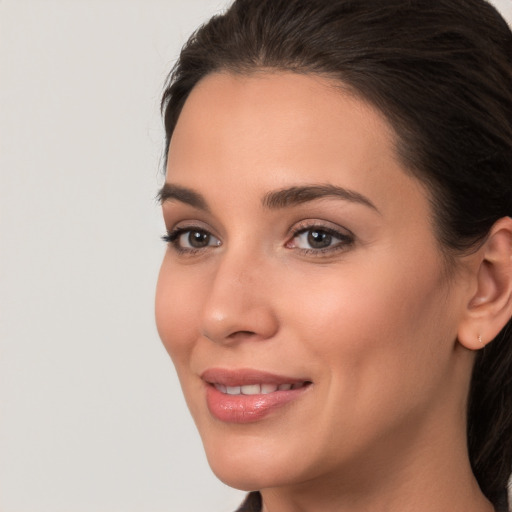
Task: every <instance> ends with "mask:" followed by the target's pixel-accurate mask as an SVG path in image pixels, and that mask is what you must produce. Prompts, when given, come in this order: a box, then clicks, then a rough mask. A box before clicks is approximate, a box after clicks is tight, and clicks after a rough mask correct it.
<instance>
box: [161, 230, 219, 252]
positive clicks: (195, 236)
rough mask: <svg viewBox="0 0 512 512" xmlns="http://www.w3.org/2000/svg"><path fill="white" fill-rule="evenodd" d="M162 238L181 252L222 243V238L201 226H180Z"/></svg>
mask: <svg viewBox="0 0 512 512" xmlns="http://www.w3.org/2000/svg"><path fill="white" fill-rule="evenodd" d="M162 238H163V240H164V241H165V242H168V243H169V244H171V246H172V247H174V248H175V249H176V250H177V251H179V252H187V251H195V250H199V249H205V248H207V247H216V246H219V245H221V242H220V240H219V239H218V238H216V237H215V236H213V235H212V234H211V233H210V232H209V231H206V230H204V229H199V228H178V229H176V230H175V231H173V232H171V233H169V234H168V235H166V236H164V237H162Z"/></svg>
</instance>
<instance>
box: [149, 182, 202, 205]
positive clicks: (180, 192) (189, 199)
mask: <svg viewBox="0 0 512 512" xmlns="http://www.w3.org/2000/svg"><path fill="white" fill-rule="evenodd" d="M157 199H158V201H160V204H163V203H165V202H166V201H180V202H181V203H185V204H188V205H190V206H193V207H194V208H198V209H199V210H204V211H207V212H208V211H210V208H209V207H208V204H207V202H206V199H205V198H204V197H203V196H202V195H201V194H199V192H195V191H194V190H192V189H190V188H187V187H181V186H179V185H171V184H170V183H165V184H164V186H163V187H162V188H161V189H160V191H159V192H158V194H157Z"/></svg>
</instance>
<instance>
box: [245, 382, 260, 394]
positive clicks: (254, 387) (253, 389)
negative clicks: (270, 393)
mask: <svg viewBox="0 0 512 512" xmlns="http://www.w3.org/2000/svg"><path fill="white" fill-rule="evenodd" d="M240 389H241V391H242V395H259V394H260V393H261V386H260V385H259V384H250V385H247V386H240Z"/></svg>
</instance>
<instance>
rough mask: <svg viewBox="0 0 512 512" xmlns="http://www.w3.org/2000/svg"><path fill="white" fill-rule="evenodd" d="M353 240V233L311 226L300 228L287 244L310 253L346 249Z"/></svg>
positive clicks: (291, 247)
mask: <svg viewBox="0 0 512 512" xmlns="http://www.w3.org/2000/svg"><path fill="white" fill-rule="evenodd" d="M353 242H354V237H353V235H352V234H348V233H341V232H339V231H337V230H334V229H332V228H328V227H325V226H310V227H300V228H298V229H297V230H296V231H295V233H294V234H293V238H292V239H291V240H290V242H288V243H287V244H286V246H287V247H288V248H290V249H300V250H303V251H306V252H307V253H308V254H309V253H318V252H321V253H324V252H327V251H335V250H341V249H346V248H347V246H349V245H351V244H352V243H353Z"/></svg>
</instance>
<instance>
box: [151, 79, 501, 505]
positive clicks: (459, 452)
mask: <svg viewBox="0 0 512 512" xmlns="http://www.w3.org/2000/svg"><path fill="white" fill-rule="evenodd" d="M166 183H168V184H170V185H174V186H176V185H177V186H180V187H186V188H187V189H190V190H192V191H194V192H195V193H197V194H200V195H201V196H202V198H203V202H204V204H197V201H195V202H194V201H190V200H189V198H186V197H185V198H184V197H183V196H181V197H179V198H176V197H171V198H168V199H167V200H164V201H163V204H162V208H163V215H164V219H165V224H166V228H167V230H168V231H169V232H172V231H173V230H174V229H176V228H181V229H184V230H186V229H189V230H192V231H194V230H195V231H197V230H200V233H201V234H203V235H204V234H205V233H209V234H211V237H210V239H209V242H208V245H206V246H205V247H203V248H201V249H199V250H196V251H190V247H188V243H189V238H188V234H189V232H186V231H185V232H182V234H181V236H179V237H177V238H176V239H175V241H174V243H171V244H169V247H168V249H167V251H166V254H165V257H164V261H163V264H162V268H161V272H160V276H159V281H158V287H157V297H156V318H157V327H158V330H159V333H160V336H161V338H162V340H163V343H164V345H165V347H166V349H167V350H168V352H169V354H170V355H171V357H172V360H173V362H174V364H175V367H176V370H177V372H178V375H179V378H180V382H181V384H182V388H183V392H184V394H185V398H186V400H187V403H188V406H189V408H190V411H191V413H192V416H193V417H194V420H195V422H196V424H197V427H198V429H199V432H200V434H201V437H202V440H203V443H204V446H205V450H206V454H207V457H208V460H209V463H210V465H211V467H212V469H213V471H214V472H215V473H216V475H217V476H218V477H219V478H220V479H221V480H223V481H224V482H226V483H227V484H228V485H231V486H233V487H237V488H240V489H246V490H252V489H261V490H262V495H263V500H264V507H265V510H266V511H268V512H275V511H280V512H286V511H292V510H293V511H322V512H326V511H327V512H328V511H331V510H332V511H345V510H346V511H350V512H358V511H370V510H373V511H374V510H379V511H393V512H398V511H415V512H419V511H420V512H421V511H423V510H425V511H429V512H432V511H433V510H435V511H450V512H454V511H461V512H462V511H464V512H468V511H482V512H483V511H489V510H492V507H491V506H490V504H489V503H488V502H487V500H486V499H485V498H484V497H483V495H482V494H481V493H480V491H479V488H478V486H477V484H476V482H475V480H474V478H473V475H472V473H471V470H470V466H469V461H468V456H467V452H466V440H465V428H466V427H465V405H466V397H467V393H468V387H469V379H470V373H471V367H472V364H473V355H474V353H473V352H472V351H471V350H468V348H467V347H465V346H463V344H461V343H460V342H459V341H458V340H457V338H458V335H459V334H460V332H463V333H464V335H465V334H467V337H468V340H469V339H470V338H471V339H472V340H473V339H474V340H476V339H477V332H476V331H474V329H473V324H471V325H469V324H468V307H469V306H468V304H469V305H470V304H476V302H478V301H476V302H475V295H478V291H479V290H480V289H481V288H482V287H481V286H480V283H479V281H478V279H479V277H478V276H479V273H478V269H479V265H480V263H481V261H482V260H483V258H484V256H483V254H484V253H483V252H482V251H483V250H484V249H482V250H480V251H478V252H476V253H474V254H473V255H471V256H468V257H464V258H463V257H460V258H457V261H456V271H455V270H454V269H453V268H451V269H450V268H447V264H446V259H445V258H444V257H443V254H442V252H441V249H440V247H439V243H438V241H437V240H436V237H435V233H434V228H433V226H432V220H431V218H432V215H431V211H430V205H429V201H428V191H427V190H426V189H425V188H424V187H423V186H422V185H421V184H420V183H419V181H418V180H416V179H415V178H414V177H412V176H411V174H410V173H408V172H407V170H406V169H405V168H404V167H403V165H402V164H401V163H400V161H399V160H398V158H397V155H396V151H395V135H394V132H393V130H392V129H391V128H390V126H389V125H388V123H387V122H386V120H385V119H384V118H383V117H382V116H381V115H380V114H379V112H377V111H376V110H375V109H373V108H372V107H371V106H369V105H368V104H366V103H365V102H363V101H361V100H360V99H358V98H356V97H354V96H353V95H351V94H349V93H348V92H346V91H344V90H343V89H342V88H340V87H339V84H337V85H335V84H333V83H332V82H329V81H328V80H326V79H323V78H320V77H315V76H306V75H297V74H292V73H284V72H283V73H270V72H260V73H255V74H252V75H249V76H240V75H236V76H235V75H231V74H227V73H225V74H224V73H218V74H213V75H210V76H208V77H206V78H205V79H203V80H202V81H201V82H200V83H199V84H198V85H197V86H196V87H195V88H194V89H193V91H192V92H191V95H190V97H189V98H188V100H187V102H186V104H185V106H184V109H183V111H182V113H181V116H180V118H179V121H178V123H177V126H176V129H175V132H174V134H173V137H172V140H171V144H170V149H169V154H168V167H167V177H166ZM319 185H320V186H325V185H330V186H337V187H343V188H344V189H348V190H350V191H352V192H354V193H356V194H358V195H360V196H363V197H364V198H365V200H367V201H368V203H371V205H372V206H370V205H369V204H366V203H365V202H364V200H363V201H355V200H351V199H347V198H342V197H339V196H336V197H335V196H325V197H320V198H316V199H313V200H310V201H306V202H302V203H300V204H286V205H284V204H280V205H274V207H268V205H265V204H262V201H263V200H264V198H265V197H266V196H268V194H269V193H272V192H275V191H279V190H282V189H286V188H290V187H297V186H319ZM190 202H192V203H194V204H189V203H190ZM263 202H264V201H263ZM313 227H314V228H315V229H319V230H322V229H324V230H325V229H327V230H331V231H329V232H330V233H331V234H332V231H334V232H337V233H339V236H334V237H333V238H332V239H331V241H330V242H329V245H328V247H327V248H326V249H325V250H323V251H321V250H319V249H318V248H314V247H311V245H310V244H308V234H311V231H306V230H307V229H311V228H313ZM297 230H299V234H297ZM301 230H302V231H301ZM509 245H510V244H509ZM472 301H473V302H472ZM481 303H482V302H478V305H479V306H480V305H481ZM464 329H465V330H464ZM484 334H485V333H484ZM471 343H473V341H468V343H467V344H466V345H470V344H471ZM475 343H476V341H475ZM470 348H472V347H470ZM474 348H478V346H475V347H474ZM211 367H216V368H229V369H232V368H254V369H257V370H262V371H267V372H272V373H276V374H280V375H287V376H294V377H297V378H300V379H305V378H307V379H308V380H309V381H311V382H312V384H311V385H310V386H309V388H308V389H307V392H305V393H303V394H302V396H301V397H300V398H299V399H297V400H295V401H293V402H292V403H290V404H288V405H286V406H285V407H283V408H280V409H277V410H276V411H275V412H273V413H272V414H270V415H268V416H266V417H265V418H263V419H262V420H261V421H257V422H254V423H248V424H242V425H237V424H228V423H225V422H222V421H219V420H218V419H216V418H214V417H213V416H212V415H211V414H210V412H209V411H208V408H207V406H206V398H205V383H204V382H203V381H202V380H201V378H200V376H201V374H202V372H204V371H205V370H206V369H208V368H211Z"/></svg>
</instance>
